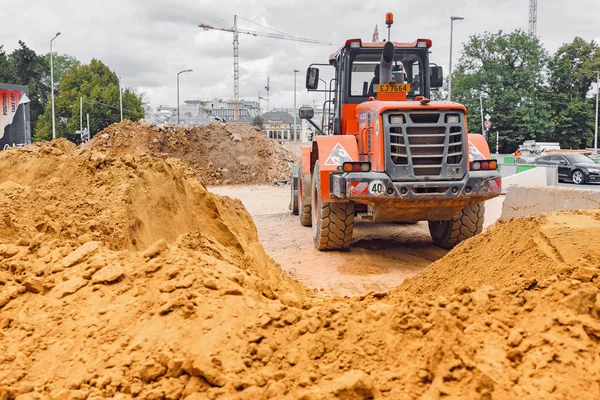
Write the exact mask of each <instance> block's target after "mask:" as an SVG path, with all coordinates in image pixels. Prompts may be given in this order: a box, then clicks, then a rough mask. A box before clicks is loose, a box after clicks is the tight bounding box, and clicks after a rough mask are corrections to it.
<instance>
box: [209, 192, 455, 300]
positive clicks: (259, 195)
mask: <svg viewBox="0 0 600 400" xmlns="http://www.w3.org/2000/svg"><path fill="white" fill-rule="evenodd" d="M210 191H212V192H213V193H216V194H220V195H225V196H229V197H233V198H238V199H240V200H241V201H242V202H243V203H244V205H245V206H246V208H247V209H248V211H249V212H250V214H251V215H252V217H253V218H254V221H255V223H256V226H257V228H258V235H259V238H260V241H261V243H262V244H263V246H264V248H265V250H266V252H267V254H269V255H270V256H271V257H272V258H273V259H274V260H275V261H276V262H277V263H278V264H279V265H280V266H281V268H282V269H283V271H285V272H286V273H288V274H290V275H291V276H293V277H294V278H296V279H297V280H298V281H300V282H301V283H302V284H304V285H306V286H307V287H309V288H312V289H316V290H320V291H322V292H323V293H325V294H330V295H338V296H352V295H360V294H364V293H368V292H381V291H387V290H390V289H393V288H394V287H396V286H398V285H400V284H401V283H402V282H403V281H404V280H405V279H407V278H410V277H413V276H415V275H417V274H419V273H421V272H422V271H423V269H424V268H425V267H427V266H428V265H429V264H431V263H432V262H434V261H436V260H437V259H439V258H441V257H442V256H444V255H445V254H446V251H444V250H442V249H440V248H438V247H436V246H434V245H432V244H431V238H430V236H429V231H428V229H427V223H425V222H421V223H419V224H417V225H398V224H387V225H381V224H378V225H372V224H369V223H357V224H356V227H355V230H354V240H353V244H352V249H351V250H350V251H349V252H321V251H318V250H315V249H314V247H313V243H312V237H311V230H310V228H306V227H303V226H301V225H300V223H299V221H298V217H297V216H293V215H291V214H290V212H289V210H288V202H289V187H272V186H222V187H211V188H210Z"/></svg>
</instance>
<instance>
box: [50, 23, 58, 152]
mask: <svg viewBox="0 0 600 400" xmlns="http://www.w3.org/2000/svg"><path fill="white" fill-rule="evenodd" d="M59 36H60V32H56V35H54V37H53V38H52V39H51V40H50V86H51V87H50V89H51V90H50V93H51V94H52V140H54V139H56V122H55V117H54V61H53V59H54V55H53V54H54V53H53V52H52V42H53V41H54V39H56V38H57V37H59Z"/></svg>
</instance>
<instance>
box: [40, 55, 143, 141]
mask: <svg viewBox="0 0 600 400" xmlns="http://www.w3.org/2000/svg"><path fill="white" fill-rule="evenodd" d="M80 97H83V101H84V102H83V115H84V116H85V114H86V113H87V114H89V115H90V132H91V133H92V135H93V134H94V133H95V132H98V131H101V130H102V129H104V128H106V127H107V126H108V125H110V124H112V123H114V122H119V121H120V110H119V79H118V77H117V74H116V73H114V72H113V71H111V70H110V69H109V68H108V67H107V66H106V65H104V64H103V63H102V62H101V61H99V60H95V59H93V60H92V61H91V62H90V64H88V65H78V64H77V65H73V66H72V67H71V68H70V69H68V70H67V71H65V72H64V74H63V76H62V79H61V81H60V85H59V95H58V96H56V97H55V107H56V136H57V137H65V138H67V139H69V140H74V139H75V131H76V130H78V129H79V116H80V113H79V98H80ZM123 117H124V118H126V119H130V120H132V121H137V120H139V119H141V118H143V117H144V110H143V108H142V102H141V99H140V97H139V96H138V95H136V94H135V93H134V92H133V91H132V90H130V89H125V90H124V91H123ZM84 120H85V118H84ZM51 135H52V110H51V107H50V105H47V106H46V112H45V113H44V115H43V116H42V118H40V121H39V122H38V125H37V132H36V136H35V138H34V140H44V139H49V138H50V137H51Z"/></svg>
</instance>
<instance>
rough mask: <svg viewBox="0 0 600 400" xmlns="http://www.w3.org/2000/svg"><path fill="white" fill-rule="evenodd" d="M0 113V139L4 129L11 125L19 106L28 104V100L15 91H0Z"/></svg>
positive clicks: (22, 94) (23, 94)
mask: <svg viewBox="0 0 600 400" xmlns="http://www.w3.org/2000/svg"><path fill="white" fill-rule="evenodd" d="M0 101H1V102H2V112H0V139H2V138H3V137H4V129H5V128H6V127H7V126H8V125H10V124H12V122H13V119H14V118H15V114H16V113H17V108H19V105H20V104H23V103H28V102H29V99H28V98H27V96H26V95H25V93H23V92H18V91H16V90H0Z"/></svg>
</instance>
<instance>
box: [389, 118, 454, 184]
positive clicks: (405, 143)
mask: <svg viewBox="0 0 600 400" xmlns="http://www.w3.org/2000/svg"><path fill="white" fill-rule="evenodd" d="M454 113H456V112H454ZM395 115H397V114H395ZM404 115H405V119H406V121H405V122H406V123H404V124H393V125H392V124H391V123H390V122H389V119H387V118H386V119H385V121H386V122H387V124H386V130H387V132H389V161H390V162H391V164H392V165H391V166H392V168H391V172H392V173H390V176H391V177H392V179H397V180H399V179H409V180H410V179H417V178H425V177H426V178H429V179H460V178H462V176H463V175H464V172H466V160H465V154H464V150H465V149H464V143H463V136H464V135H463V122H462V121H461V122H460V123H445V122H444V121H445V115H444V113H439V112H437V113H431V112H428V113H410V114H404ZM388 170H390V168H388ZM388 172H390V171H388Z"/></svg>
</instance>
